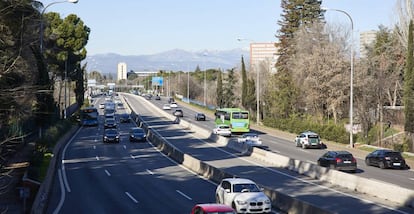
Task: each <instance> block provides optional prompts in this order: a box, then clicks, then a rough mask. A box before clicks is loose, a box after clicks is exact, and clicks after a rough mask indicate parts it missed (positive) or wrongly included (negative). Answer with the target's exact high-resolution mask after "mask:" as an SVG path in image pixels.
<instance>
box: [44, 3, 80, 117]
mask: <svg viewBox="0 0 414 214" xmlns="http://www.w3.org/2000/svg"><path fill="white" fill-rule="evenodd" d="M66 2H68V3H73V4H76V3H78V0H65V1H56V2H52V3H49V4H48V5H46V6H45V7H44V8H43V10H42V12H41V13H40V53H41V55H42V57H43V33H44V32H43V31H44V23H43V15H44V14H45V12H46V9H47V8H48V7H50V6H52V5H54V4H60V3H66ZM67 63H68V60H67V59H66V61H65V110H64V116H63V117H64V119H66V107H67V106H66V105H67V104H66V85H67V83H66V81H67V80H66V77H67Z"/></svg>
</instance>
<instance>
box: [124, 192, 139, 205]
mask: <svg viewBox="0 0 414 214" xmlns="http://www.w3.org/2000/svg"><path fill="white" fill-rule="evenodd" d="M125 194H126V195H127V196H128V197H129V198H130V199H131V200H132V201H133V202H135V203H136V204H138V201H137V199H135V198H134V197H133V196H132V195H131V194H129V192H125Z"/></svg>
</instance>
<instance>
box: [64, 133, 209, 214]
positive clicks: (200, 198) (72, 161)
mask: <svg viewBox="0 0 414 214" xmlns="http://www.w3.org/2000/svg"><path fill="white" fill-rule="evenodd" d="M92 131H93V130H91V129H89V128H88V130H87V133H86V134H82V133H81V134H80V136H79V138H81V139H83V140H82V141H79V142H74V143H73V147H72V146H71V148H68V152H70V153H71V154H77V155H75V156H73V157H71V156H70V155H68V156H69V157H68V158H67V160H65V163H66V171H67V175H68V178H69V179H68V180H69V182H68V183H70V186H71V193H70V194H71V195H72V197H66V200H65V203H64V206H63V208H62V210H61V211H62V213H66V212H68V213H69V212H73V211H80V212H84V211H87V213H90V212H92V213H95V212H96V213H99V212H101V213H102V212H108V211H110V212H112V211H114V212H119V211H122V212H132V211H136V210H137V207H136V206H134V204H137V203H136V202H135V201H138V202H139V201H142V203H140V205H141V206H140V207H139V210H140V211H142V212H145V213H164V212H165V210H168V212H170V211H171V212H172V213H182V212H184V211H185V212H190V210H191V207H192V206H193V205H194V203H206V202H214V190H215V185H212V184H210V183H208V182H206V181H205V180H203V179H200V178H198V177H197V176H195V175H194V174H191V173H188V172H183V169H182V168H180V167H178V168H179V169H178V170H177V169H175V170H174V168H175V167H176V166H174V164H175V163H172V162H171V161H169V160H168V161H169V162H168V163H169V164H170V165H173V166H167V165H166V164H163V162H162V160H159V159H156V158H154V154H151V152H150V151H147V150H145V151H142V152H140V151H141V150H142V148H141V147H142V146H143V145H147V147H149V148H150V149H151V147H150V146H149V145H148V144H145V143H144V144H142V143H129V142H128V141H126V140H127V138H125V139H124V138H123V139H122V140H121V143H120V144H103V143H101V141H100V140H98V138H97V137H95V136H91V132H92ZM88 138H90V139H88ZM87 139H88V142H87ZM123 150H125V152H122V151H123ZM75 151H76V152H75ZM82 151H86V152H82ZM90 151H94V152H92V153H93V154H91V152H90ZM127 151H128V152H127ZM120 153H125V154H122V155H120ZM126 153H130V154H129V155H128V154H126ZM153 153H154V151H153ZM155 153H156V154H158V156H160V153H158V152H155ZM145 157H147V158H145ZM163 159H164V160H166V158H165V157H163ZM150 163H152V164H156V166H151V165H149V164H150ZM175 165H176V164H175ZM136 166H138V167H140V166H142V167H144V168H145V169H144V168H142V169H140V168H136ZM125 167H126V168H128V169H129V170H128V171H125V170H124V168H125ZM184 171H185V170H184ZM142 173H144V174H148V176H147V177H150V178H149V179H147V180H145V176H144V178H142V175H141V174H142ZM105 178H107V179H106V180H105ZM154 178H155V179H154ZM157 180H158V181H161V182H158V183H157V182H156V181H157ZM174 180H176V182H175V183H174ZM151 182H153V183H154V182H155V184H153V185H152V186H150V185H149V184H150V183H151ZM85 186H87V187H88V188H85ZM194 186H198V187H200V188H202V189H203V191H202V192H200V191H199V190H198V189H194V188H193V187H194ZM168 187H170V188H172V189H171V191H167V190H168ZM126 189H127V191H125V190H126ZM85 190H87V192H86V194H85ZM151 193H152V194H151ZM148 194H149V195H151V197H148ZM159 194H162V195H163V197H160V196H159ZM180 197H181V198H180ZM183 198H184V199H186V200H187V201H188V202H187V203H184V200H183ZM159 200H161V201H162V203H160V202H158V201H159ZM175 200H177V201H175ZM79 201H82V202H84V204H80V203H79ZM154 201H155V203H154ZM105 202H107V203H105ZM150 202H152V203H150ZM142 204H144V205H142ZM160 204H162V206H160ZM180 204H181V205H180ZM80 205H81V206H80ZM77 208H79V210H78V209H77Z"/></svg>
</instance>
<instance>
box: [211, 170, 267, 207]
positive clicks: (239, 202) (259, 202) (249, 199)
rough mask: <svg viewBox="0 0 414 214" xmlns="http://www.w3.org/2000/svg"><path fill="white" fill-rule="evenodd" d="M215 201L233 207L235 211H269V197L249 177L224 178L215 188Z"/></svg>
mask: <svg viewBox="0 0 414 214" xmlns="http://www.w3.org/2000/svg"><path fill="white" fill-rule="evenodd" d="M216 203H220V204H225V205H228V206H231V207H233V209H235V210H236V212H237V213H270V212H271V210H272V204H271V202H270V199H269V197H267V196H266V195H265V194H264V193H263V191H262V190H261V189H260V188H259V187H258V186H257V184H256V183H255V182H253V181H251V180H249V179H244V178H226V179H223V180H222V181H221V182H220V184H219V185H218V186H217V189H216Z"/></svg>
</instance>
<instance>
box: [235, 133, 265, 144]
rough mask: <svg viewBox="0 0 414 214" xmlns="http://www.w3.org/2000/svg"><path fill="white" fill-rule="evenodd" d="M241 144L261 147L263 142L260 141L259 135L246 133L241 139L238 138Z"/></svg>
mask: <svg viewBox="0 0 414 214" xmlns="http://www.w3.org/2000/svg"><path fill="white" fill-rule="evenodd" d="M237 141H238V142H239V143H245V144H247V145H249V146H261V145H262V140H260V137H259V135H257V134H256V133H246V134H243V135H242V136H241V137H239V138H237Z"/></svg>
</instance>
